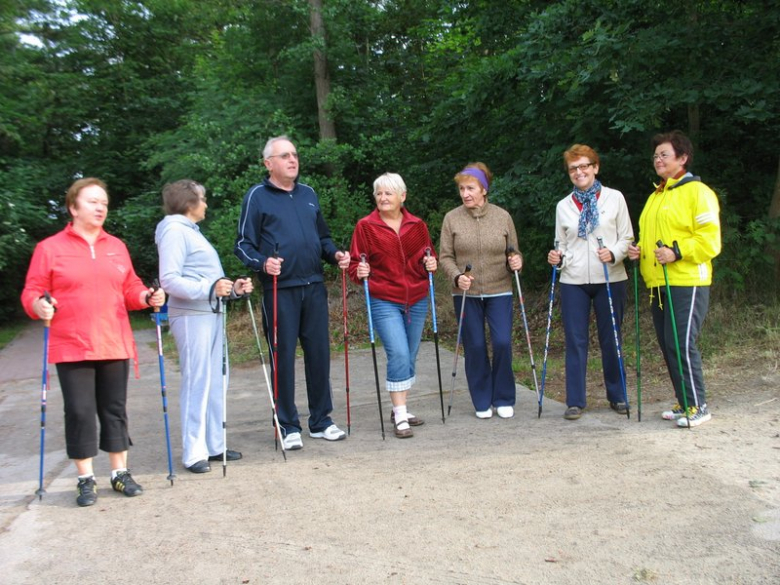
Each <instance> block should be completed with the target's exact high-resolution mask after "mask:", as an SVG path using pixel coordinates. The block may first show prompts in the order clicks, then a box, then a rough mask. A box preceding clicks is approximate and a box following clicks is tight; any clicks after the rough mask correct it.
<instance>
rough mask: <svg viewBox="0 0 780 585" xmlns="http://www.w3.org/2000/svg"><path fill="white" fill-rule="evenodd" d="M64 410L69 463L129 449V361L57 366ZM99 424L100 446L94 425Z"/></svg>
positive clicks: (130, 443) (86, 362) (65, 363)
mask: <svg viewBox="0 0 780 585" xmlns="http://www.w3.org/2000/svg"><path fill="white" fill-rule="evenodd" d="M57 375H58V376H59V378H60V387H61V388H62V397H63V403H64V407H65V444H66V448H67V452H68V457H69V458H70V459H88V458H90V457H94V456H95V455H97V454H98V446H99V447H100V450H101V451H107V452H108V453H121V452H122V451H127V448H128V446H129V445H132V441H131V440H130V435H129V434H128V430H127V380H128V377H129V375H130V360H95V361H83V362H64V363H59V364H57ZM98 420H100V443H99V444H98V431H97V422H98Z"/></svg>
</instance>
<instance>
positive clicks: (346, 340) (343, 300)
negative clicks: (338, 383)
mask: <svg viewBox="0 0 780 585" xmlns="http://www.w3.org/2000/svg"><path fill="white" fill-rule="evenodd" d="M341 305H342V308H343V310H344V376H345V378H346V392H347V434H348V435H351V434H352V417H351V413H350V408H349V326H348V323H347V270H346V268H345V269H344V270H342V271H341Z"/></svg>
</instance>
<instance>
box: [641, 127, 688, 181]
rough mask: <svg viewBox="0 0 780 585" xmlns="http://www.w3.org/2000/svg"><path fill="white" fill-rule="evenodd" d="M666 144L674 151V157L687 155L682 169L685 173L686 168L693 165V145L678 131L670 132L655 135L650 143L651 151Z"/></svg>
mask: <svg viewBox="0 0 780 585" xmlns="http://www.w3.org/2000/svg"><path fill="white" fill-rule="evenodd" d="M665 142H668V143H669V144H671V145H672V148H673V149H674V155H675V156H676V157H677V158H680V157H681V156H682V155H684V154H687V155H688V160H687V161H685V164H684V165H683V168H684V169H685V170H686V171H687V170H688V167H689V166H691V164H692V163H693V144H692V143H691V139H690V138H688V137H687V136H686V135H685V134H683V133H682V132H680V131H679V130H672V131H671V132H664V133H663V134H656V135H655V136H653V140H652V141H651V143H652V145H653V151H655V149H656V148H658V146H659V145H661V144H664V143H665Z"/></svg>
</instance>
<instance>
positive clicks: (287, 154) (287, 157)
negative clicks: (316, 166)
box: [268, 152, 298, 160]
mask: <svg viewBox="0 0 780 585" xmlns="http://www.w3.org/2000/svg"><path fill="white" fill-rule="evenodd" d="M275 156H278V157H279V158H280V159H282V160H290V158H294V159H295V160H298V153H297V152H283V153H282V154H272V155H271V156H269V157H268V158H273V157H275Z"/></svg>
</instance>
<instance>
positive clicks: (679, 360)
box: [655, 240, 691, 431]
mask: <svg viewBox="0 0 780 585" xmlns="http://www.w3.org/2000/svg"><path fill="white" fill-rule="evenodd" d="M655 245H656V246H657V247H658V248H665V247H666V246H664V243H663V240H658V241H657V242H656V244H655ZM673 245H674V246H675V247H676V246H677V242H674V244H673ZM661 266H663V269H664V282H665V283H666V303H667V304H668V305H669V316H670V317H671V318H672V334H673V335H674V349H675V351H676V352H677V368H678V369H679V371H680V388H681V389H682V395H683V408H684V409H685V420H686V422H687V423H688V430H689V431H690V430H691V417H690V415H689V414H688V391H687V390H686V389H685V376H684V375H683V365H682V354H681V353H680V340H679V339H678V338H677V318H676V317H675V316H674V303H673V302H672V288H671V287H670V286H669V271H668V270H667V268H666V264H661Z"/></svg>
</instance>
